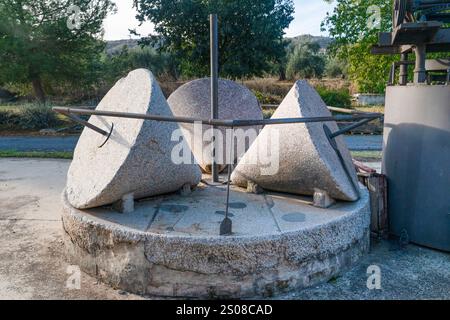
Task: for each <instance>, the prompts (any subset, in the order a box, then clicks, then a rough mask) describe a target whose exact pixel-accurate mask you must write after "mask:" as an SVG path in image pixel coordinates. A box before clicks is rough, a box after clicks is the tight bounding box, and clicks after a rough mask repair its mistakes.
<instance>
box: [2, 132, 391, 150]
mask: <svg viewBox="0 0 450 320" xmlns="http://www.w3.org/2000/svg"><path fill="white" fill-rule="evenodd" d="M78 138H79V137H78V136H67V137H48V136H42V137H39V136H0V150H16V151H73V150H74V149H75V146H76V144H77V141H78ZM345 140H346V142H347V145H348V146H349V148H350V150H354V151H381V149H382V144H383V137H382V136H375V135H374V136H366V135H364V136H362V135H359V136H345Z"/></svg>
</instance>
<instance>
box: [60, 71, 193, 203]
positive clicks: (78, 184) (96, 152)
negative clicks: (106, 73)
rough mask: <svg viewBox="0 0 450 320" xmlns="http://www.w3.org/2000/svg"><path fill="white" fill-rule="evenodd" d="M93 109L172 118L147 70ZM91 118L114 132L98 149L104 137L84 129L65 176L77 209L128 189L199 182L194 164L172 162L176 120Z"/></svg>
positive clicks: (149, 191)
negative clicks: (112, 128) (173, 134)
mask: <svg viewBox="0 0 450 320" xmlns="http://www.w3.org/2000/svg"><path fill="white" fill-rule="evenodd" d="M97 110H102V111H121V112H134V113H149V114H153V115H164V116H173V115H172V113H171V111H170V108H169V106H168V104H167V101H166V99H165V98H164V95H163V93H162V91H161V89H160V87H159V85H158V83H157V81H156V80H155V78H154V77H153V75H152V73H151V72H150V71H148V70H145V69H138V70H135V71H132V72H130V73H129V74H128V76H127V77H125V78H123V79H121V80H119V81H118V82H117V83H116V84H115V86H114V87H113V88H112V89H111V90H110V91H109V92H108V93H107V94H106V96H105V97H104V98H103V100H102V101H101V102H100V104H99V105H98V107H97ZM89 122H90V123H92V124H93V125H96V126H98V127H100V128H103V129H105V130H106V131H110V128H111V125H112V124H114V130H113V131H112V134H111V138H110V139H109V140H108V142H107V143H106V144H105V145H104V146H103V147H101V148H99V146H100V145H101V144H102V143H103V142H104V141H105V137H104V136H102V135H100V134H98V133H96V132H94V131H92V130H90V129H88V128H85V129H84V130H83V133H82V135H81V137H80V140H79V142H78V144H77V147H76V149H75V153H74V158H73V161H72V164H71V166H70V169H69V172H68V180H67V197H68V201H69V202H70V204H71V205H72V206H74V207H75V208H78V209H87V208H92V207H98V206H103V205H108V204H111V203H114V202H116V201H118V200H120V199H122V197H123V196H125V195H128V194H130V193H133V197H134V198H135V199H139V198H143V197H149V196H154V195H160V194H165V193H169V192H173V191H176V190H178V189H180V188H182V187H183V186H184V185H185V184H190V185H191V186H194V185H197V184H198V183H199V181H200V179H201V171H200V169H199V168H198V166H196V165H189V164H182V165H176V164H174V163H173V162H172V160H171V152H172V149H173V147H174V146H175V143H176V142H172V141H171V136H172V133H173V131H174V130H177V129H179V126H178V125H177V124H176V123H167V122H158V121H144V120H138V119H125V118H112V117H103V116H92V117H91V118H90V120H89Z"/></svg>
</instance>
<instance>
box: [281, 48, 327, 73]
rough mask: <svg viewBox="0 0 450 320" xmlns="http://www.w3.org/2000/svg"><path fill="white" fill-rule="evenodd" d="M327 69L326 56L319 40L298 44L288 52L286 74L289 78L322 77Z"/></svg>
mask: <svg viewBox="0 0 450 320" xmlns="http://www.w3.org/2000/svg"><path fill="white" fill-rule="evenodd" d="M324 71H325V57H324V55H323V54H321V53H320V45H319V44H318V43H317V42H304V43H299V44H297V45H296V46H295V47H294V48H293V49H291V53H289V54H288V63H287V66H286V75H287V77H288V78H289V79H291V80H293V79H296V78H307V79H310V78H321V77H322V76H323V73H324Z"/></svg>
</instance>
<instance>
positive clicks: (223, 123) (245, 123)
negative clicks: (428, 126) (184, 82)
mask: <svg viewBox="0 0 450 320" xmlns="http://www.w3.org/2000/svg"><path fill="white" fill-rule="evenodd" d="M53 111H55V112H58V113H62V114H65V115H69V114H79V115H91V116H104V117H113V118H128V119H141V120H154V121H162V122H174V123H189V124H194V123H196V122H201V123H202V124H204V125H211V126H217V127H225V128H231V127H251V126H266V125H278V124H293V123H311V122H328V121H352V120H359V119H377V118H381V117H383V114H381V113H360V114H352V115H335V116H327V117H307V118H281V119H265V120H222V119H217V120H215V119H200V118H190V117H167V116H158V115H150V114H145V113H143V114H142V113H129V112H118V111H101V110H91V109H77V108H67V107H54V108H53Z"/></svg>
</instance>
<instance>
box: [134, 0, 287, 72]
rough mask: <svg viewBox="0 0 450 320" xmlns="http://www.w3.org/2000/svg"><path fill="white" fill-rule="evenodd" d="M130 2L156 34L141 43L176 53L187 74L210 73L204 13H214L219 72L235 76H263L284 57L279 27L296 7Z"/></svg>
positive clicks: (244, 1)
mask: <svg viewBox="0 0 450 320" xmlns="http://www.w3.org/2000/svg"><path fill="white" fill-rule="evenodd" d="M134 6H135V7H136V8H137V11H138V13H139V14H138V16H137V17H138V19H139V20H140V21H141V22H143V21H146V20H148V21H151V22H152V23H153V24H154V25H155V32H156V33H157V34H158V36H154V37H152V36H150V37H148V38H146V39H144V43H151V42H153V44H155V43H158V45H159V46H160V49H161V50H166V51H169V52H172V53H173V54H175V55H176V57H177V59H178V60H179V61H180V62H181V69H182V72H183V74H185V75H187V76H204V75H206V74H208V70H209V22H208V15H209V14H210V13H217V14H218V17H219V50H220V53H219V64H220V72H221V75H222V76H229V77H235V78H237V77H243V76H252V75H261V74H262V73H263V72H265V71H268V70H270V68H271V65H272V66H273V64H274V63H279V62H281V61H282V59H283V55H284V43H283V35H284V31H283V30H284V29H286V28H287V27H288V26H289V24H290V22H291V21H292V19H293V17H292V14H293V11H294V7H293V2H292V0H260V1H254V0H216V1H214V0H210V1H208V0H134Z"/></svg>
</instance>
